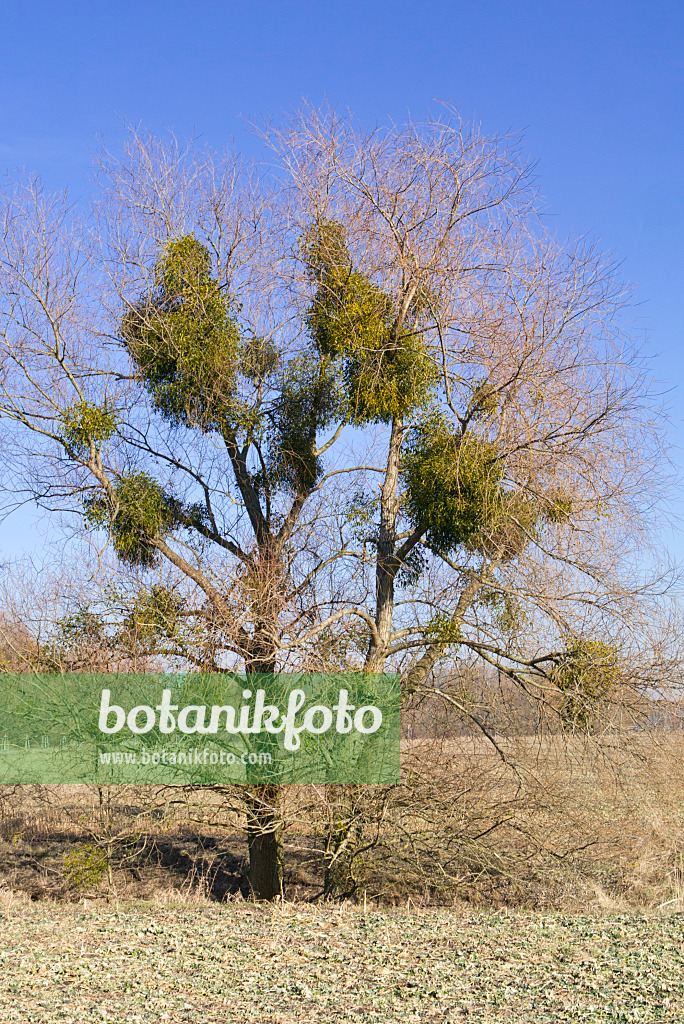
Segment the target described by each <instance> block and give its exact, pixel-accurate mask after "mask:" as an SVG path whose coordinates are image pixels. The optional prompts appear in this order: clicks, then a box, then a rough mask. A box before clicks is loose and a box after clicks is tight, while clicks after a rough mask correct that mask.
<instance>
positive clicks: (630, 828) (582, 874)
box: [0, 730, 684, 911]
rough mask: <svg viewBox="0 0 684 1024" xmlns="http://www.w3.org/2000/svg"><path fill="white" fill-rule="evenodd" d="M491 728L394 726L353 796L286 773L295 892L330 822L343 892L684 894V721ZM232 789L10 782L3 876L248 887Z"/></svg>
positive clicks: (17, 886)
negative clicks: (652, 727)
mask: <svg viewBox="0 0 684 1024" xmlns="http://www.w3.org/2000/svg"><path fill="white" fill-rule="evenodd" d="M495 740H496V743H497V747H498V749H494V747H493V746H492V745H491V743H489V742H487V741H485V740H483V739H482V738H480V739H478V738H476V737H474V736H457V737H451V738H446V739H444V738H443V739H441V740H436V739H435V738H428V737H422V738H414V739H405V740H404V742H403V777H402V784H401V785H400V786H397V787H387V788H385V789H383V788H380V787H358V788H356V789H355V790H354V791H353V792H352V796H353V799H351V800H350V788H349V787H322V786H301V787H295V786H293V787H287V788H286V790H285V796H284V803H283V815H284V821H285V832H284V842H285V849H286V857H287V859H286V864H287V870H286V875H285V879H284V888H285V892H286V894H287V897H288V899H291V900H296V901H316V900H318V899H320V898H322V894H323V891H324V888H325V886H324V881H325V871H326V868H327V867H329V861H330V856H331V854H330V848H331V847H330V836H331V831H332V830H333V829H334V828H338V829H339V828H341V827H346V828H347V832H346V833H345V836H346V840H347V855H348V857H349V860H350V868H351V870H350V872H349V873H350V876H351V877H352V878H353V881H354V888H353V890H352V891H350V892H348V893H342V894H340V895H342V896H347V897H351V898H353V899H356V900H357V901H363V900H366V901H372V902H375V903H379V904H401V905H406V903H407V901H409V902H410V903H412V904H414V905H426V906H427V905H431V906H440V905H441V906H445V905H449V906H450V905H453V904H454V903H468V904H471V905H475V906H481V907H503V906H506V907H517V908H525V909H560V910H568V911H570V910H577V909H585V910H586V909H587V908H588V907H593V908H595V909H599V908H603V909H615V910H628V909H655V908H663V907H670V908H672V909H673V910H676V909H681V908H682V907H683V906H684V841H683V840H682V835H683V834H684V833H683V829H682V824H683V818H684V811H682V806H683V802H682V793H684V734H683V733H682V732H681V731H679V730H672V731H669V732H666V731H664V730H660V731H654V732H651V733H648V734H646V733H644V734H643V735H642V736H640V737H635V736H634V735H633V734H632V735H629V736H628V737H627V736H625V735H620V734H617V733H616V734H613V735H611V736H606V737H604V738H603V739H602V740H601V741H597V740H596V739H590V738H587V737H586V736H584V737H582V736H553V737H540V736H529V735H521V736H512V737H511V736H509V737H506V736H495ZM628 740H629V742H628ZM237 796H238V795H237V794H235V798H234V799H231V791H230V790H229V789H228V790H226V789H220V790H218V789H217V790H211V789H206V788H205V789H202V790H185V789H182V788H159V789H156V788H155V787H151V786H146V787H133V786H125V787H124V786H121V787H100V788H98V787H95V786H93V787H86V786H63V787H40V786H4V787H2V789H1V790H0V887H3V888H5V889H8V890H10V891H15V892H23V893H25V894H27V895H29V896H30V897H31V899H34V900H38V899H42V898H46V897H49V898H53V899H58V900H66V901H71V900H79V899H83V897H84V896H85V897H86V898H97V899H102V900H107V899H109V900H111V899H112V898H113V897H116V898H117V899H128V898H134V899H155V898H158V897H159V895H160V894H164V893H165V894H167V897H168V896H169V894H171V896H173V897H174V898H190V899H202V900H204V899H207V900H211V901H225V900H226V899H227V898H230V897H239V896H243V897H249V895H250V891H249V886H248V883H247V877H246V870H247V844H246V839H245V829H244V821H243V820H242V816H241V813H240V805H239V802H238V798H237ZM345 813H346V814H347V815H348V816H349V817H348V820H347V821H346V826H345V823H344V814H345ZM340 822H342V825H341V824H340Z"/></svg>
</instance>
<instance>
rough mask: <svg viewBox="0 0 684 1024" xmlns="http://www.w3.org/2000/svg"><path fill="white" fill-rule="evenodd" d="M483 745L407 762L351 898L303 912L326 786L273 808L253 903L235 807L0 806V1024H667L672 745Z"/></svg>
mask: <svg viewBox="0 0 684 1024" xmlns="http://www.w3.org/2000/svg"><path fill="white" fill-rule="evenodd" d="M617 739H619V737H617ZM499 743H500V744H501V745H502V749H504V753H505V755H506V757H507V758H509V760H508V761H504V760H502V759H501V758H500V757H499V756H494V755H493V754H492V752H491V751H488V750H487V749H486V748H483V746H482V744H481V743H475V742H471V741H470V740H465V739H455V740H450V741H448V742H445V743H442V744H438V745H435V743H434V742H426V743H422V742H417V741H416V742H414V743H412V744H411V746H410V747H408V748H405V749H404V779H403V781H402V785H401V786H399V787H390V788H389V789H388V790H383V789H382V788H381V787H378V788H377V790H372V789H371V790H369V791H368V792H367V793H366V794H365V797H364V799H367V803H365V804H364V805H363V808H362V810H363V814H364V815H367V817H368V822H369V823H368V824H367V825H366V826H364V827H365V832H364V835H365V837H366V838H368V837H370V839H371V840H373V842H371V843H369V844H368V849H367V850H366V851H365V853H364V854H363V856H360V857H359V860H358V865H357V868H358V877H359V883H360V884H359V890H358V892H357V894H356V895H357V900H356V902H352V901H342V902H336V903H335V902H323V901H322V900H321V892H322V890H321V885H322V878H323V875H322V850H323V845H322V843H323V839H324V835H325V828H326V826H327V820H328V819H327V818H326V815H327V814H328V813H329V811H330V806H329V805H328V804H326V802H325V800H326V799H327V796H326V793H325V792H324V790H323V788H316V787H289V788H286V790H285V792H284V797H283V815H284V820H285V899H284V900H281V901H279V902H277V903H275V904H271V905H258V904H255V903H254V902H252V901H251V900H250V899H249V898H245V897H249V892H248V890H247V889H246V887H245V875H244V870H245V864H246V856H247V850H246V844H245V837H244V830H243V829H242V826H241V822H240V815H239V811H238V810H236V809H235V807H234V806H232V805H231V801H230V794H226V793H213V792H211V791H206V790H203V791H200V792H197V791H190V792H184V791H182V790H179V789H176V788H173V789H170V790H169V789H168V788H164V787H160V788H159V789H155V788H153V787H133V786H129V787H126V786H124V787H112V788H111V790H110V789H106V788H105V789H103V790H98V789H97V787H79V786H71V787H68V786H64V787H40V786H34V787H31V786H17V787H12V786H5V787H2V789H1V790H0V1014H1V1019H2V1020H3V1021H7V1022H8V1024H20V1022H21V1024H25V1022H37V1024H41V1022H44V1024H48V1022H49V1024H53V1022H64V1024H90V1022H95V1021H97V1022H105V1024H107V1022H109V1024H115V1022H116V1024H121V1022H122V1021H126V1022H128V1024H135V1022H148V1021H157V1020H159V1021H164V1022H174V1024H175V1022H179V1024H180V1022H195V1021H196V1022H206V1024H228V1022H230V1024H257V1022H259V1024H294V1022H312V1024H316V1022H319V1021H320V1022H325V1024H347V1022H349V1024H351V1022H354V1024H357V1022H359V1024H363V1022H366V1024H371V1022H379V1024H409V1022H411V1024H414V1022H429V1021H433V1022H437V1021H439V1022H443V1024H455V1022H462V1021H477V1022H478V1024H494V1022H506V1024H542V1022H544V1024H546V1022H549V1024H550V1022H560V1024H563V1022H582V1021H595V1022H603V1021H616V1022H617V1021H619V1022H625V1024H626V1022H634V1024H643V1022H647V1021H666V1022H669V1024H679V1022H681V1021H682V1020H684V847H683V845H682V827H683V825H684V812H683V811H682V807H683V806H684V805H683V804H682V793H684V745H683V743H682V735H681V733H677V734H662V735H654V736H653V737H651V738H648V739H647V738H645V739H644V740H643V741H642V742H640V743H639V744H638V745H637V744H635V743H634V742H631V743H630V744H629V745H625V744H623V743H616V738H613V740H612V741H611V743H610V745H609V744H607V743H603V744H587V743H584V742H583V741H581V740H578V739H576V738H569V739H568V740H567V741H563V743H562V744H561V742H560V740H557V739H556V740H554V741H553V742H550V741H545V742H541V741H538V740H534V741H532V740H530V739H529V738H525V737H518V738H517V739H516V738H513V739H510V740H508V741H506V744H507V745H506V746H505V748H504V747H503V744H504V738H503V737H502V738H499ZM512 755H515V756H514V757H513V756H512ZM231 807H232V809H231ZM380 812H382V820H381V821H380V817H379V815H380ZM374 814H375V815H378V819H377V821H378V824H377V827H376V825H374V819H373V815H374Z"/></svg>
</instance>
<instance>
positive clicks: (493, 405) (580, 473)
mask: <svg viewBox="0 0 684 1024" xmlns="http://www.w3.org/2000/svg"><path fill="white" fill-rule="evenodd" d="M263 134H264V139H265V141H266V143H267V144H268V145H269V146H270V147H271V153H273V154H274V159H273V160H272V161H271V165H270V166H265V165H264V166H262V167H257V168H250V167H247V166H246V165H245V164H244V163H243V162H242V161H241V160H240V159H239V158H238V157H236V156H235V155H233V154H230V153H226V154H222V155H217V154H213V153H209V152H206V151H204V150H202V149H200V148H199V147H198V146H196V145H195V144H190V145H189V146H187V147H186V148H183V147H181V146H180V145H179V144H178V143H177V141H176V140H175V139H174V138H173V137H172V136H170V137H166V138H163V139H158V138H155V137H153V136H151V135H147V134H146V133H144V132H141V131H136V130H132V131H131V132H130V134H129V137H128V140H127V142H126V143H125V145H124V146H123V147H122V148H121V149H120V150H118V151H116V152H114V153H110V152H107V151H105V152H103V154H102V156H101V159H100V162H99V165H98V185H99V187H98V190H97V191H96V192H95V195H94V201H93V207H92V211H91V213H90V214H89V215H88V216H87V217H85V218H79V216H78V215H77V214H76V212H75V210H74V209H73V208H72V207H71V206H70V205H69V200H68V198H67V197H65V196H58V197H50V196H47V194H46V193H45V192H44V190H43V188H42V186H41V185H40V183H39V182H37V181H34V180H29V181H28V182H24V183H21V184H18V185H16V186H14V187H13V188H11V189H9V190H7V191H6V193H5V195H4V196H3V199H2V208H1V214H0V295H1V296H2V298H1V299H0V337H1V338H2V349H1V351H2V356H1V358H2V372H3V380H2V385H1V389H2V390H1V392H0V412H1V413H2V416H3V417H4V419H5V421H6V433H5V438H4V447H3V451H4V453H5V465H6V470H7V472H6V478H5V479H6V484H5V486H6V488H7V489H8V490H9V491H14V492H15V493H21V494H22V495H23V496H24V497H29V498H31V499H32V500H36V501H38V502H39V503H40V504H42V505H43V506H44V507H46V508H49V509H54V510H60V512H61V513H62V514H64V513H65V512H66V513H67V519H68V521H69V522H71V523H72V524H76V528H77V529H78V528H80V529H82V530H85V531H88V532H89V536H90V537H91V539H92V538H95V539H98V538H100V539H101V540H102V543H110V544H111V545H112V546H113V550H114V552H115V553H116V555H117V557H118V559H119V560H120V561H121V563H122V565H124V566H128V567H130V569H131V572H134V573H135V574H137V578H138V580H139V584H140V585H139V588H138V590H137V591H136V593H135V596H134V598H133V599H132V600H131V604H130V607H129V608H128V610H127V612H126V616H127V619H126V621H127V622H128V624H129V627H130V628H131V629H133V630H134V631H135V630H138V633H139V635H145V636H146V637H147V639H148V640H149V642H150V643H154V644H156V645H157V647H156V649H157V650H159V651H163V653H164V655H165V656H166V657H172V658H176V659H181V660H182V661H183V662H184V663H185V664H186V665H188V666H191V667H194V668H199V669H205V670H211V671H226V670H230V669H233V668H235V667H244V669H245V670H246V671H247V672H248V673H258V672H272V671H275V670H281V669H289V668H295V667H296V668H301V667H305V668H308V669H322V668H330V667H336V668H339V667H344V668H347V669H350V670H359V669H365V670H367V671H372V672H380V671H383V670H386V669H389V668H391V669H396V670H398V671H400V672H401V674H402V679H403V684H404V690H405V692H406V694H407V695H411V694H413V695H416V694H418V695H420V694H422V695H424V696H426V695H430V694H433V695H434V694H439V695H440V697H441V698H443V699H446V700H448V701H450V702H451V703H452V705H454V706H458V707H459V708H461V711H462V713H463V714H464V715H465V716H469V715H470V716H471V717H473V716H475V717H474V720H475V721H477V716H476V715H475V712H474V711H473V710H472V709H471V708H469V707H468V705H467V703H465V704H464V703H463V702H462V701H461V702H460V703H459V700H460V698H459V697H458V695H457V694H456V692H450V691H449V686H448V684H446V683H445V682H444V676H442V677H441V681H440V679H439V678H438V677H437V676H435V670H436V669H437V668H438V666H442V665H445V664H448V663H449V660H450V659H452V660H453V659H454V658H456V659H458V658H459V657H463V656H464V655H465V654H468V655H469V656H472V657H476V658H477V659H480V660H481V661H483V662H487V663H489V664H490V665H492V666H494V667H495V668H496V669H497V670H498V671H500V672H503V673H505V674H506V675H507V676H508V677H509V678H510V679H511V680H513V681H514V682H515V683H516V684H517V685H518V686H519V687H521V688H522V689H523V690H524V691H526V692H527V693H528V694H531V695H532V696H533V697H534V699H535V700H536V701H538V702H539V703H540V704H548V705H549V706H550V707H554V708H557V703H558V702H557V701H556V703H554V701H555V700H556V697H557V695H558V694H559V693H561V694H562V693H564V692H566V691H567V690H568V689H569V688H570V687H571V686H573V687H575V688H577V686H579V687H580V689H581V688H582V686H583V685H584V684H583V682H582V680H584V681H585V682H586V680H588V679H589V678H591V680H592V683H591V686H588V685H587V686H585V687H584V690H583V699H584V700H585V702H589V703H590V704H591V703H592V702H593V704H594V705H595V704H596V702H597V700H598V699H599V697H605V695H606V693H608V692H616V678H617V677H616V676H615V671H614V668H615V664H616V663H617V661H619V659H621V658H622V659H624V658H630V659H634V658H635V657H637V655H638V648H639V636H638V628H635V623H636V624H637V626H638V623H639V622H640V621H641V619H640V616H642V615H644V614H646V613H643V612H642V611H640V609H642V608H646V606H647V605H648V603H649V599H651V598H655V597H656V596H657V594H658V593H659V592H663V590H664V589H666V586H667V580H666V579H665V578H664V577H663V576H662V574H661V579H660V580H658V579H655V578H654V579H650V580H649V579H647V576H646V574H645V572H644V569H645V568H647V566H646V565H645V561H644V559H642V560H641V561H639V559H638V558H636V556H635V553H636V551H637V550H638V546H639V544H641V543H643V542H644V541H645V539H646V538H647V537H649V536H650V537H653V535H654V523H655V521H656V520H655V517H656V514H657V510H658V507H659V502H660V499H661V497H662V494H663V489H664V477H663V475H662V473H661V471H660V467H661V465H662V454H663V453H662V451H661V442H660V438H661V436H662V434H661V432H660V430H659V426H658V424H659V423H660V421H659V419H658V412H657V409H656V407H655V403H654V400H653V398H652V396H651V395H650V393H649V385H648V381H647V378H646V376H645V374H644V369H643V366H642V364H641V362H640V360H639V357H638V354H637V353H636V351H635V349H634V347H633V346H632V344H631V343H630V341H629V338H628V337H627V335H626V333H625V331H624V329H623V327H622V326H621V323H620V319H619V314H620V311H621V309H622V308H623V307H624V304H625V299H626V296H625V293H624V291H623V289H622V288H621V286H620V285H619V283H618V281H617V278H616V274H615V269H614V267H613V266H612V265H611V263H610V262H609V261H606V260H605V259H604V258H603V257H602V255H601V254H600V253H599V252H598V251H596V250H595V249H594V248H593V247H592V246H591V245H589V244H587V243H586V242H582V241H581V242H569V243H560V242H559V241H558V240H557V239H555V238H553V237H551V236H550V235H549V234H548V232H547V231H546V230H545V229H544V227H543V224H542V223H541V222H540V220H539V216H538V212H537V210H538V202H537V200H536V197H535V195H534V191H533V189H532V187H531V178H530V174H529V171H528V169H527V168H526V167H525V165H524V163H523V162H522V161H521V159H520V157H519V155H518V151H517V149H516V140H515V139H508V138H501V137H487V136H484V135H483V134H482V133H481V132H480V131H479V129H477V128H472V127H469V126H467V125H464V124H463V123H462V122H461V121H460V119H459V118H458V116H457V115H456V114H455V113H454V112H451V111H445V113H444V115H443V116H440V117H438V118H432V119H429V120H428V121H426V122H425V123H424V124H412V123H408V124H406V125H403V126H400V127H395V126H391V127H389V128H386V129H381V128H378V129H375V130H374V131H372V132H367V133H364V132H362V131H361V130H359V129H358V128H357V127H356V126H355V124H354V123H353V122H352V120H351V119H350V118H346V117H343V118H340V117H338V116H337V115H336V114H335V113H334V112H330V111H327V112H324V113H319V112H317V111H314V110H311V109H309V108H305V109H304V110H303V111H301V112H300V113H299V114H297V115H296V116H295V117H293V118H292V119H291V120H290V121H289V122H288V123H287V124H284V125H280V126H275V127H271V126H270V127H267V128H266V129H265V130H264V133H263ZM69 517H70V518H69ZM79 524H80V526H79ZM656 576H657V574H656ZM649 607H650V606H649ZM648 614H650V612H649V613H648ZM644 636H645V634H644ZM592 644H593V645H594V646H591V645H592ZM596 645H599V646H596ZM642 646H643V645H642ZM587 659H589V661H590V662H591V665H590V668H591V671H589V670H588V667H587ZM616 659H617V661H616ZM653 684H654V679H653V675H651V677H649V681H648V684H647V685H650V686H652V685H653ZM585 691H586V692H585ZM562 703H563V702H562V700H561V705H562ZM557 710H558V708H557ZM558 713H559V714H560V711H559V712H558ZM478 727H481V728H482V729H483V731H484V732H485V733H486V732H487V730H486V724H484V723H482V722H478ZM492 742H495V741H494V739H492ZM345 799H347V802H349V800H351V804H352V805H353V802H354V795H353V792H352V793H349V792H347V797H346V798H345ZM279 800H280V795H279V792H278V788H277V787H252V788H251V789H247V790H245V791H244V802H245V808H246V813H247V820H248V835H249V846H250V882H251V885H252V888H253V891H254V893H255V895H257V896H258V897H260V898H273V897H274V896H275V895H277V894H278V893H279V892H280V891H281V890H282V819H281V815H280V811H279ZM352 821H358V815H357V814H356V813H355V811H354V807H353V806H351V810H350V809H349V807H347V809H346V810H345V807H344V806H343V807H342V810H341V814H340V817H339V820H338V821H337V822H336V824H335V826H334V828H335V835H336V837H337V839H336V840H335V842H333V844H332V847H331V852H330V863H331V865H333V864H336V865H338V867H339V866H340V865H343V864H344V860H345V858H344V857H342V856H341V855H340V854H339V851H340V850H341V849H342V848H343V847H344V848H346V847H348V846H349V845H350V843H349V833H348V826H349V823H350V822H352ZM345 822H346V823H347V824H345ZM336 844H337V845H336ZM345 870H346V869H345V868H343V869H342V875H344V871H345ZM344 888H345V881H344V877H341V878H340V877H335V872H334V871H331V874H330V878H329V889H330V890H331V891H343V890H344Z"/></svg>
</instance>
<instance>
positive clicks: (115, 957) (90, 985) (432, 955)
mask: <svg viewBox="0 0 684 1024" xmlns="http://www.w3.org/2000/svg"><path fill="white" fill-rule="evenodd" d="M0 912H2V914H3V916H2V918H0V929H1V942H0V957H1V958H2V965H1V968H0V1006H1V1007H2V1016H3V1020H4V1021H6V1022H7V1024H26V1022H29V1021H35V1022H51V1024H52V1022H57V1021H60V1022H64V1024H77V1022H78V1024H90V1022H96V1021H97V1022H98V1024H102V1022H112V1024H114V1022H117V1024H119V1022H121V1021H122V1020H126V1021H128V1022H131V1024H132V1022H142V1021H145V1022H147V1021H152V1020H159V1021H168V1022H195V1021H197V1022H207V1024H223V1022H226V1024H228V1022H230V1024H247V1022H255V1024H256V1022H259V1024H294V1022H301V1021H306V1022H318V1021H325V1022H326V1024H347V1022H349V1024H351V1022H354V1024H360V1022H369V1024H370V1022H383V1024H389V1022H392V1024H404V1022H406V1024H408V1022H418V1021H421V1022H423V1021H424V1022H428V1021H441V1022H456V1021H458V1022H460V1021H478V1022H479V1024H489V1022H502V1024H503V1022H515V1024H542V1022H552V1021H553V1022H559V1024H560V1022H565V1021H568V1022H569V1021H573V1022H578V1021H595V1022H599V1021H620V1022H628V1021H634V1022H645V1021H668V1022H672V1024H674V1022H678V1021H681V1020H682V1019H683V1018H684V917H682V916H679V915H673V916H662V915H661V916H625V915H620V916H606V917H594V918H589V917H568V916H561V915H546V914H530V913H524V914H523V913H511V912H508V911H507V912H498V913H495V912H491V911H489V912H485V913H480V914H473V913H472V912H471V913H463V912H458V911H445V910H435V911H430V910H416V909H414V908H413V907H412V906H411V904H410V903H409V905H408V908H402V909H401V910H400V909H398V908H396V909H392V910H377V909H375V908H373V909H371V908H370V907H367V908H366V909H365V910H364V908H363V906H362V905H359V906H351V905H349V904H342V905H339V906H332V907H331V906H318V907H314V906H306V905H303V904H289V903H283V904H279V905H275V906H269V907H264V906H257V905H250V904H249V903H244V902H243V901H235V902H234V901H230V902H228V903H225V904H223V905H221V906H217V905H216V904H210V903H207V902H197V903H196V904H194V905H193V904H192V903H185V904H179V903H177V902H176V903H173V902H169V903H167V905H160V904H156V905H155V904H151V903H148V904H144V903H139V904H121V905H116V904H113V905H109V906H102V905H99V906H92V905H89V904H88V901H87V900H86V901H82V902H81V903H80V904H56V903H35V902H31V901H29V900H27V899H26V897H17V896H16V895H13V894H10V893H9V892H7V891H5V892H4V893H3V894H2V897H1V900H0Z"/></svg>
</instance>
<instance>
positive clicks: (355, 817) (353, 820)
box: [323, 786, 364, 899]
mask: <svg viewBox="0 0 684 1024" xmlns="http://www.w3.org/2000/svg"><path fill="white" fill-rule="evenodd" d="M335 788H336V789H337V787H335ZM333 799H334V800H335V803H334V805H333V814H332V821H331V823H330V828H329V831H328V843H327V848H326V851H325V862H326V863H325V879H324V882H323V891H324V893H325V895H326V896H331V897H333V898H334V899H349V897H351V896H355V895H356V891H357V889H358V887H359V883H358V879H357V878H356V877H355V875H354V867H355V863H356V861H357V852H358V850H359V847H360V846H361V845H362V843H363V833H364V821H363V816H362V814H361V813H359V808H358V807H357V800H356V787H354V786H341V787H339V789H337V794H336V798H335V796H333Z"/></svg>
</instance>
